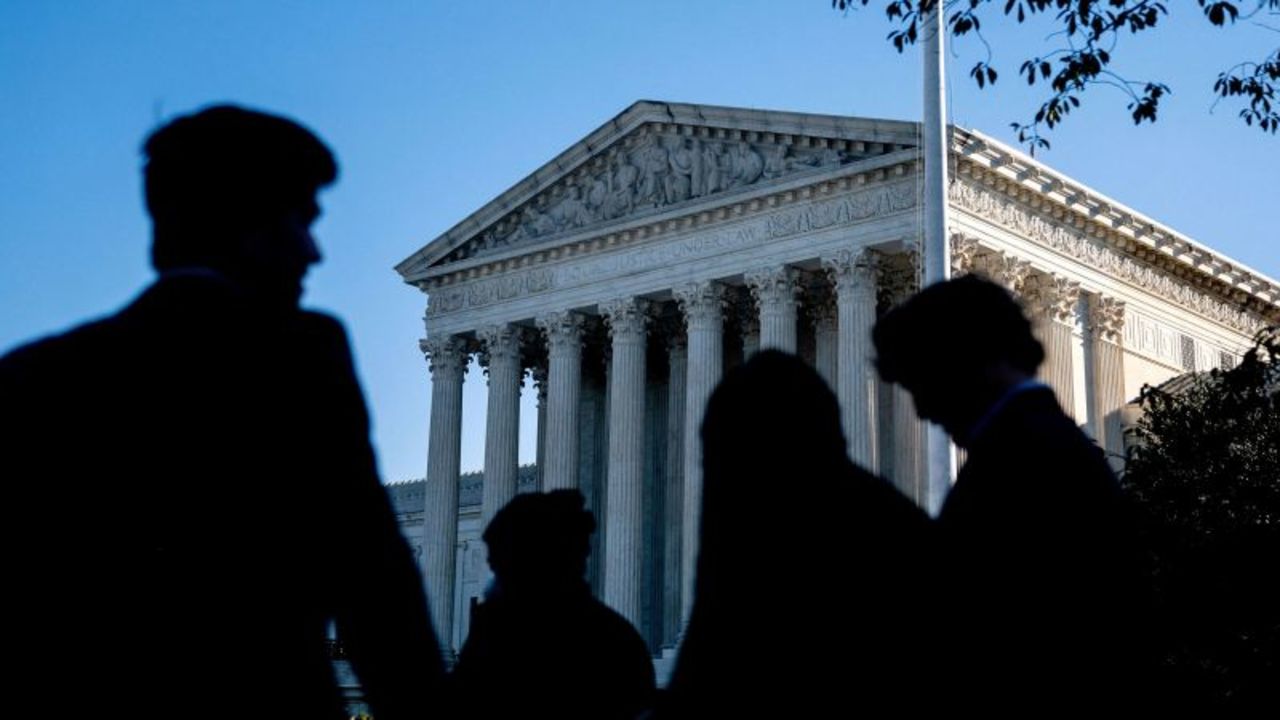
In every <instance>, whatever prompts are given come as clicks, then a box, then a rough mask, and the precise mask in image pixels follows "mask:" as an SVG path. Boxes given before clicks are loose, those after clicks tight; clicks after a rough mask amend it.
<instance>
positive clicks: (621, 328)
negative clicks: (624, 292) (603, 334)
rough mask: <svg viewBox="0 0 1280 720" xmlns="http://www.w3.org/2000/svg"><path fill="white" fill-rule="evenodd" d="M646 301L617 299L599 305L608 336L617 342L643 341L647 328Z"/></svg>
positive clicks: (647, 313) (647, 305)
mask: <svg viewBox="0 0 1280 720" xmlns="http://www.w3.org/2000/svg"><path fill="white" fill-rule="evenodd" d="M649 306H650V303H649V301H648V300H644V299H642V298H637V297H628V298H618V299H616V300H609V301H606V302H602V303H600V314H601V315H602V316H603V317H604V319H605V322H606V323H608V325H609V336H610V337H612V338H613V339H614V340H615V341H617V340H639V339H643V338H644V335H645V331H646V330H647V329H648V327H649V319H650V318H649Z"/></svg>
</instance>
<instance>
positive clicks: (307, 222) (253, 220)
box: [143, 105, 338, 307]
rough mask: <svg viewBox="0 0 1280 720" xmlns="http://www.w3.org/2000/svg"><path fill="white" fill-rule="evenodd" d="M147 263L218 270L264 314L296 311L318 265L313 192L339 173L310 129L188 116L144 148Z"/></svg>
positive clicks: (214, 115)
mask: <svg viewBox="0 0 1280 720" xmlns="http://www.w3.org/2000/svg"><path fill="white" fill-rule="evenodd" d="M143 154H144V156H145V158H146V166H145V169H144V171H143V176H144V186H145V195H146V203H147V211H148V212H149V213H150V214H151V219H152V227H153V234H152V237H153V239H152V248H151V262H152V265H154V266H155V268H156V269H157V270H159V271H161V272H168V271H174V270H179V269H186V268H204V269H207V270H212V271H215V272H217V273H218V274H220V275H222V276H224V277H226V278H227V279H229V280H230V281H232V282H233V283H235V284H236V285H237V286H238V287H239V288H240V290H241V291H242V292H244V293H246V294H247V295H249V296H250V297H252V298H254V299H255V300H258V301H260V302H262V303H264V304H270V305H285V306H290V307H292V306H296V305H297V302H298V299H299V298H300V297H301V294H302V278H303V277H304V276H305V275H306V272H307V268H308V267H310V266H311V265H313V264H315V263H317V262H319V261H320V252H319V250H318V249H317V247H316V244H315V240H314V239H313V238H312V236H311V224H312V223H313V222H314V221H315V220H316V218H317V217H318V216H319V214H320V207H319V205H318V204H317V202H316V192H317V191H319V190H320V189H321V188H323V187H325V186H327V185H329V184H331V183H332V182H333V181H334V180H335V179H336V178H337V174H338V167H337V164H336V162H335V161H334V158H333V154H332V153H331V152H330V151H329V149H328V148H327V147H326V146H325V145H324V143H323V142H321V141H320V139H319V138H318V137H316V136H315V135H314V134H313V133H311V132H310V131H309V130H307V129H306V128H304V127H302V126H301V125H299V124H297V123H295V122H293V121H291V120H287V119H285V118H282V117H277V116H274V115H268V114H265V113H261V112H256V111H253V110H246V109H243V108H239V107H235V106H231V105H218V106H214V107H210V108H206V109H204V110H201V111H199V112H196V113H194V114H191V115H184V116H182V117H179V118H177V119H175V120H173V121H172V122H169V123H168V124H166V125H165V126H163V127H161V128H160V129H158V130H156V131H155V132H154V133H152V134H151V136H150V137H148V138H147V140H146V144H145V145H144V146H143Z"/></svg>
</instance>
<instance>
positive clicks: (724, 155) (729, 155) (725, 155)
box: [716, 143, 737, 190]
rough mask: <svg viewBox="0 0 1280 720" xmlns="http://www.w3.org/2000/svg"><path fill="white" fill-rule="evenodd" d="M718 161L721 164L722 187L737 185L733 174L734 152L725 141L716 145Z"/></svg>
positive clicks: (727, 187) (725, 188) (726, 188)
mask: <svg viewBox="0 0 1280 720" xmlns="http://www.w3.org/2000/svg"><path fill="white" fill-rule="evenodd" d="M716 161H717V162H718V163H719V165H720V169H719V172H718V174H719V176H720V189H721V190H728V189H729V188H731V187H734V186H735V185H737V182H736V181H735V180H736V178H734V175H733V152H732V151H731V150H729V148H728V146H726V145H725V144H723V143H721V144H719V145H717V146H716Z"/></svg>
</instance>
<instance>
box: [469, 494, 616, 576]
mask: <svg viewBox="0 0 1280 720" xmlns="http://www.w3.org/2000/svg"><path fill="white" fill-rule="evenodd" d="M595 529H596V521H595V518H594V517H593V516H592V515H591V512H590V511H588V510H586V500H585V499H584V498H583V496H582V493H581V492H578V491H577V490H552V491H551V492H547V493H526V494H522V495H517V496H516V497H515V498H514V499H512V500H511V502H509V503H507V504H506V505H504V506H503V507H502V509H501V510H499V511H498V512H497V513H495V514H494V516H493V519H492V520H490V521H489V525H488V527H486V528H485V531H484V536H483V537H484V542H485V546H486V547H488V549H489V567H490V568H491V569H492V570H493V574H494V575H495V576H496V579H497V585H498V588H499V589H500V590H501V591H502V592H527V591H529V590H535V591H544V590H553V589H563V588H577V587H579V586H581V585H582V584H583V582H584V577H585V575H586V570H587V555H588V554H590V552H591V533H593V532H595Z"/></svg>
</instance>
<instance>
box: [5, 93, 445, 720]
mask: <svg viewBox="0 0 1280 720" xmlns="http://www.w3.org/2000/svg"><path fill="white" fill-rule="evenodd" d="M144 156H145V167H144V171H143V173H144V185H145V198H146V206H147V210H148V212H149V213H150V215H151V218H152V229H153V235H152V245H151V259H152V264H153V265H154V267H155V269H156V270H157V272H158V275H159V277H158V279H157V280H156V281H155V282H154V283H153V284H152V285H151V286H150V287H148V288H147V289H146V290H145V291H144V292H143V293H142V294H141V295H140V296H139V297H138V298H137V299H136V300H134V301H133V302H132V303H130V304H129V305H128V306H127V307H125V308H124V309H123V310H121V311H120V312H117V313H115V314H113V315H110V316H108V317H106V318H103V319H102V320H99V321H96V322H93V323H90V324H88V325H85V326H81V327H79V328H75V329H72V330H70V331H68V332H66V333H63V334H61V335H57V336H54V337H51V338H47V339H44V340H42V341H39V342H36V343H33V344H31V345H28V346H26V347H23V348H19V349H17V350H15V351H13V352H11V353H10V354H8V355H6V356H5V357H4V358H3V359H0V398H3V401H2V402H0V407H2V409H0V423H2V425H0V433H2V435H3V437H4V438H5V442H6V444H8V443H12V445H11V447H12V451H11V452H10V451H6V453H5V456H4V458H3V460H0V462H3V464H4V470H5V472H4V475H5V478H6V480H7V482H6V484H5V487H4V490H3V493H4V502H3V503H0V504H2V505H3V506H4V507H6V508H7V509H8V511H9V512H8V513H6V514H7V515H8V518H7V519H8V520H10V522H7V523H5V527H4V531H5V532H6V535H8V536H9V537H7V538H6V539H7V542H6V543H5V549H4V553H5V555H6V560H7V561H8V562H6V567H13V568H14V572H15V575H14V576H13V580H14V582H17V584H18V585H19V586H21V587H23V588H24V593H23V594H22V596H21V598H19V599H18V602H19V603H20V605H21V607H20V608H19V609H18V614H19V615H20V616H22V617H23V619H24V623H23V624H22V627H21V628H20V629H19V630H18V631H17V632H16V633H15V635H16V637H15V639H14V642H15V643H16V646H17V647H18V648H20V651H19V654H20V655H21V656H22V657H24V658H25V659H26V660H25V661H24V663H23V667H22V668H21V669H20V670H19V671H18V672H19V675H20V679H21V680H22V683H21V684H22V685H23V686H24V687H26V688H28V692H27V694H26V695H25V697H29V698H33V702H36V703H38V704H39V707H38V710H39V712H40V714H48V715H61V714H72V713H73V712H82V711H84V710H86V709H92V708H95V707H96V706H97V705H98V704H100V703H103V702H106V701H107V700H108V699H109V698H110V697H112V696H113V695H114V694H115V693H117V692H118V688H120V687H135V688H137V692H138V694H139V696H141V697H146V698H147V702H146V703H145V704H144V705H143V706H142V707H140V708H139V712H140V713H141V714H142V715H144V716H166V717H172V716H186V717H202V716H213V715H219V716H225V715H228V714H232V713H235V712H239V711H241V710H242V708H241V707H240V706H239V699H238V698H237V697H236V695H235V693H228V692H227V691H226V688H227V687H230V686H234V685H235V684H237V683H244V684H245V685H246V686H251V687H255V688H257V691H256V694H257V695H258V696H259V697H258V698H257V700H256V705H255V707H257V708H258V709H259V710H261V711H263V712H266V713H268V714H280V715H298V716H314V717H338V716H340V714H341V712H342V701H341V698H340V697H339V692H338V688H337V687H336V685H335V683H334V680H333V677H332V673H331V671H330V669H329V665H328V659H327V657H326V645H325V639H326V634H327V627H326V626H327V625H328V624H329V623H331V622H332V623H336V625H337V627H338V631H339V634H340V635H341V636H342V637H343V638H344V640H345V641H346V644H347V652H348V656H349V657H350V658H351V659H352V662H353V664H355V666H356V668H357V671H358V673H359V674H360V676H361V679H362V681H363V682H364V684H365V687H366V691H367V693H368V696H369V699H370V702H371V704H372V705H373V706H374V707H375V708H378V712H379V716H380V717H383V716H386V717H398V716H401V714H402V713H408V714H418V713H419V711H421V710H423V709H424V708H425V704H424V703H425V702H426V698H427V696H428V695H429V688H430V687H431V686H432V685H433V684H434V683H435V682H437V681H438V680H439V679H440V678H441V677H442V673H443V669H442V667H441V664H440V657H439V653H438V650H437V648H436V646H435V640H434V635H433V633H432V631H431V628H430V623H429V620H428V618H427V615H426V609H425V601H424V598H423V594H422V588H421V581H420V580H419V578H418V575H417V572H416V569H415V568H414V565H413V561H412V558H411V556H410V554H409V551H408V548H407V546H406V545H405V544H404V541H403V540H402V539H401V538H400V536H399V532H398V528H397V526H396V522H395V518H394V515H393V513H392V511H391V508H390V505H389V503H388V501H387V498H386V495H385V493H384V491H383V490H382V488H381V485H380V483H379V481H378V478H377V471H376V467H375V464H374V459H373V454H372V449H371V447H370V445H369V440H368V419H367V414H366V410H365V406H364V400H363V397H362V395H361V391H360V388H359V385H358V383H357V381H356V378H355V374H354V371H353V368H352V363H351V358H350V351H349V349H348V343H347V338H346V334H345V332H344V331H343V329H342V327H341V325H340V324H339V323H338V322H337V321H336V320H334V319H332V318H330V317H327V316H324V315H320V314H318V313H313V312H306V311H302V310H300V309H299V307H298V301H299V298H300V296H301V293H302V280H303V278H304V277H305V275H306V272H307V270H308V268H309V267H310V266H311V265H313V264H315V263H316V262H318V261H319V259H320V255H319V251H318V250H317V248H316V244H315V241H314V238H313V237H312V235H311V225H312V223H313V222H314V220H315V219H316V217H317V216H318V214H319V206H318V204H317V201H316V194H317V192H318V191H319V190H320V189H322V188H324V187H325V186H327V185H329V184H331V183H332V182H333V181H334V179H335V178H336V176H337V165H336V162H335V161H334V158H333V155H332V153H331V152H330V151H329V149H328V148H327V147H326V146H325V145H324V143H323V142H321V141H320V139H319V138H318V137H316V136H315V135H314V134H313V133H312V132H310V131H309V130H307V129H306V128H303V127H302V126H300V125H298V124H297V123H295V122H293V121H291V120H288V119H285V118H281V117H277V116H273V115H268V114H265V113H261V112H256V111H253V110H248V109H243V108H239V107H233V106H217V107H212V108H208V109H205V110H202V111H200V112H196V113H194V114H191V115H186V116H182V117H179V118H177V119H175V120H173V121H172V122H170V123H168V124H167V125H165V126H163V127H161V128H160V129H158V130H157V131H156V132H154V133H153V134H152V135H151V136H150V138H149V139H148V140H147V142H146V144H145V147H144ZM350 528H356V530H355V531H351V530H350ZM24 548H25V549H24ZM104 648H109V649H110V652H111V653H112V654H113V655H114V656H115V657H114V659H113V660H112V661H110V662H101V661H99V660H98V659H97V658H99V657H101V654H100V653H98V652H95V651H97V650H100V649H104ZM139 682H141V683H142V686H141V687H139V686H138V683H139ZM67 686H72V687H75V688H77V692H74V693H66V692H63V691H62V689H63V688H65V687H67ZM424 686H425V689H426V692H424ZM98 709H100V708H98Z"/></svg>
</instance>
